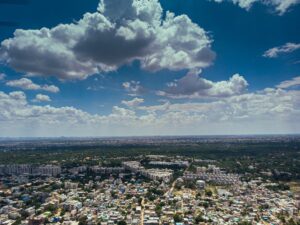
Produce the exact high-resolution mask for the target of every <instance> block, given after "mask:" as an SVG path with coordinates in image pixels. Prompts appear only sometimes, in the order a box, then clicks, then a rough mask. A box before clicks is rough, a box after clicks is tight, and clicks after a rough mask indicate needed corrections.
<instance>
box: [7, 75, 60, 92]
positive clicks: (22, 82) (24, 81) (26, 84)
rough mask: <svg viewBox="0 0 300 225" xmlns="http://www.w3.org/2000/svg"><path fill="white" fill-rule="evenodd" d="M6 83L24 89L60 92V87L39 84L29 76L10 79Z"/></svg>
mask: <svg viewBox="0 0 300 225" xmlns="http://www.w3.org/2000/svg"><path fill="white" fill-rule="evenodd" d="M6 85H7V86H9V87H17V88H21V89H23V90H34V91H38V90H42V91H48V92H52V93H57V92H59V88H58V87H56V86H54V85H39V84H35V83H33V82H32V80H30V79H28V78H21V79H19V80H10V81H7V82H6Z"/></svg>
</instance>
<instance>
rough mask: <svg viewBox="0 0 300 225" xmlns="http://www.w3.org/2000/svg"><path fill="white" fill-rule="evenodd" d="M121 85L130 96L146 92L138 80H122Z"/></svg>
mask: <svg viewBox="0 0 300 225" xmlns="http://www.w3.org/2000/svg"><path fill="white" fill-rule="evenodd" d="M122 86H123V88H124V89H125V91H127V92H128V95H130V96H139V95H142V94H144V93H145V92H146V89H145V88H144V87H143V86H142V85H141V82H140V81H134V80H132V81H130V82H124V83H123V84H122Z"/></svg>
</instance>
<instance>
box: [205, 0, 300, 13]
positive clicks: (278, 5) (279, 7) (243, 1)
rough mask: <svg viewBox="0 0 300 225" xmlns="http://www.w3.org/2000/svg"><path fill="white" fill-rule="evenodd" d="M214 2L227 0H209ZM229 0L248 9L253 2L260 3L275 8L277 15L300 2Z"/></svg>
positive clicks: (299, 0)
mask: <svg viewBox="0 0 300 225" xmlns="http://www.w3.org/2000/svg"><path fill="white" fill-rule="evenodd" d="M210 1H215V2H218V3H220V2H226V1H227V0H210ZM229 1H230V2H232V3H234V4H236V5H238V6H239V7H241V8H243V9H246V10H249V9H250V8H251V7H252V6H253V4H255V3H261V4H264V5H267V6H272V7H274V8H275V10H276V12H277V13H278V14H279V15H283V14H284V13H286V12H287V11H288V10H289V9H290V8H291V7H292V6H294V5H297V4H299V3H300V0H229Z"/></svg>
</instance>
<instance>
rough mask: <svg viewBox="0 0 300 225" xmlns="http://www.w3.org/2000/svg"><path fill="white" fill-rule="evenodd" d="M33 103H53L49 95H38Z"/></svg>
mask: <svg viewBox="0 0 300 225" xmlns="http://www.w3.org/2000/svg"><path fill="white" fill-rule="evenodd" d="M33 102H51V98H50V97H49V96H48V95H43V94H37V95H36V96H35V99H34V100H33Z"/></svg>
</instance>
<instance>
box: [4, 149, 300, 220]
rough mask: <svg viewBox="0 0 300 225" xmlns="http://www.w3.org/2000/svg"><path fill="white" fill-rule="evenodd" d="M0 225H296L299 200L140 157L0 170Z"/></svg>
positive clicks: (189, 166)
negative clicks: (106, 162)
mask: <svg viewBox="0 0 300 225" xmlns="http://www.w3.org/2000/svg"><path fill="white" fill-rule="evenodd" d="M0 178H1V179H0V224H1V225H15V224H22V225H25V224H26V225H27V224H28V225H41V224H64V225H78V224H79V225H82V224H91V225H92V224H102V225H114V224H119V225H121V224H132V225H141V224H143V225H160V224H177V225H182V224H215V225H222V224H224V225H226V224H228V225H229V224H236V225H238V224H257V225H265V224H270V225H271V224H272V225H281V224H299V222H300V221H299V220H300V219H299V218H300V217H299V209H300V197H299V195H297V193H293V192H292V191H290V190H279V191H278V190H276V187H278V185H280V184H278V183H274V182H271V181H266V180H263V179H262V178H260V177H256V178H255V179H252V180H247V181H246V180H244V179H243V174H233V173H227V172H226V171H225V170H224V169H222V168H220V167H218V166H217V161H215V160H205V159H194V158H189V157H183V156H161V155H160V156H158V155H147V156H140V157H136V158H134V159H132V158H126V157H125V158H122V163H121V165H119V166H114V167H111V166H110V167H107V166H103V165H101V163H99V165H74V166H73V167H70V166H69V167H68V168H65V167H62V166H61V165H59V164H58V163H56V164H52V165H34V164H18V165H17V164H16V165H11V164H9V165H0Z"/></svg>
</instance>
